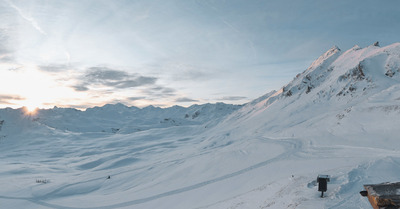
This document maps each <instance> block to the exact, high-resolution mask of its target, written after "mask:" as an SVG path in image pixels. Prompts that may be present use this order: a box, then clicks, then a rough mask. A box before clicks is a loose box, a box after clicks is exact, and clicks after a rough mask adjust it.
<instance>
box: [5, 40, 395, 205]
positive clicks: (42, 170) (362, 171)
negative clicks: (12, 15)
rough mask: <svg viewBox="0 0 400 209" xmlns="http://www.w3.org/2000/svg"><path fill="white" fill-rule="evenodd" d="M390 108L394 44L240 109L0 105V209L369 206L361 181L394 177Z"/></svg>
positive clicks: (327, 65)
mask: <svg viewBox="0 0 400 209" xmlns="http://www.w3.org/2000/svg"><path fill="white" fill-rule="evenodd" d="M399 101H400V43H395V44H392V45H389V46H385V47H380V46H379V44H377V43H376V44H374V45H371V46H368V47H365V48H361V47H359V46H354V47H353V48H351V49H349V50H347V51H344V52H343V51H341V50H340V49H339V48H338V47H333V48H331V49H330V50H328V51H327V52H326V53H324V54H323V55H321V56H320V57H319V58H318V59H317V60H315V61H314V62H313V63H312V64H311V66H310V67H309V68H308V69H306V70H305V71H304V72H302V73H300V74H298V75H297V76H296V77H295V78H294V79H293V80H292V81H291V82H290V83H288V84H287V85H286V86H284V87H283V88H282V89H280V90H278V91H273V92H270V93H267V94H265V95H264V96H261V97H260V98H258V99H256V100H254V101H252V102H250V103H247V104H245V105H243V106H238V105H228V104H223V103H217V104H205V105H194V106H191V107H188V108H183V107H179V106H174V107H170V108H156V107H151V106H150V107H147V108H142V109H139V108H136V107H127V106H124V105H122V104H114V105H105V106H103V107H95V108H89V109H87V110H85V111H80V110H75V109H68V108H53V109H47V110H38V111H37V113H36V114H28V113H25V112H24V109H10V108H6V109H1V110H0V159H1V161H0V177H1V178H0V185H1V187H0V208H63V209H64V208H71V209H72V208H182V209H190V208H277V209H278V208H279V209H281V208H303V209H309V208H332V209H333V208H349V209H352V208H371V206H370V205H369V203H368V200H367V199H366V198H364V197H361V196H360V194H359V191H361V190H362V189H363V188H362V186H363V184H369V183H381V182H387V181H399V180H400V179H399V178H400V177H399V176H398V173H399V172H400V166H399V165H400V141H399V138H398V127H399V125H400V117H399V116H400V102H399ZM318 174H328V175H330V176H331V182H330V183H329V184H328V191H327V192H326V194H325V198H320V197H319V196H320V194H319V193H318V192H317V184H316V177H317V175H318Z"/></svg>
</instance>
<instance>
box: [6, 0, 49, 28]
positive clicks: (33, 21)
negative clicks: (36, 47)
mask: <svg viewBox="0 0 400 209" xmlns="http://www.w3.org/2000/svg"><path fill="white" fill-rule="evenodd" d="M7 2H8V4H9V5H10V6H11V7H12V8H14V9H15V10H17V12H18V13H19V15H20V16H21V17H22V18H24V19H25V20H27V21H28V22H30V23H31V25H32V27H34V28H35V29H36V30H38V31H39V32H40V33H41V34H43V35H47V33H46V32H44V31H43V30H42V28H40V26H39V24H38V23H37V22H36V21H35V19H33V18H32V17H30V16H28V15H26V14H24V12H23V11H22V10H21V9H20V8H19V7H17V6H16V5H15V4H13V3H12V2H11V1H9V0H7Z"/></svg>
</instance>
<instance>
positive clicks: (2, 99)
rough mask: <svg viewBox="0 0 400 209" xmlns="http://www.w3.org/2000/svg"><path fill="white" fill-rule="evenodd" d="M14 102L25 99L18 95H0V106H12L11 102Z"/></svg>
mask: <svg viewBox="0 0 400 209" xmlns="http://www.w3.org/2000/svg"><path fill="white" fill-rule="evenodd" d="M15 100H25V98H24V97H21V96H18V95H4V94H0V104H14V103H13V102H12V101H15Z"/></svg>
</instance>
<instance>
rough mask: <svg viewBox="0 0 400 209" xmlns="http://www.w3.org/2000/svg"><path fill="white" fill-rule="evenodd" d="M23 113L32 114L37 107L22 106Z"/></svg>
mask: <svg viewBox="0 0 400 209" xmlns="http://www.w3.org/2000/svg"><path fill="white" fill-rule="evenodd" d="M23 109H24V112H25V114H28V115H34V114H36V112H37V110H38V109H39V108H38V107H37V106H32V105H26V106H23Z"/></svg>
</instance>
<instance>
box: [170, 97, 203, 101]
mask: <svg viewBox="0 0 400 209" xmlns="http://www.w3.org/2000/svg"><path fill="white" fill-rule="evenodd" d="M175 102H199V100H196V99H191V98H188V97H181V98H177V99H176V100H175Z"/></svg>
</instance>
